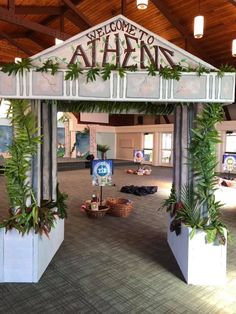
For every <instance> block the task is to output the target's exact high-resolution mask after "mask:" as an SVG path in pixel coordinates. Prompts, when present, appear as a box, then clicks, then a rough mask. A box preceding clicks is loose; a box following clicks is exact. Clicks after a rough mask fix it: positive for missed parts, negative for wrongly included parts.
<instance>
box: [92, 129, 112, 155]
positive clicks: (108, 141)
mask: <svg viewBox="0 0 236 314" xmlns="http://www.w3.org/2000/svg"><path fill="white" fill-rule="evenodd" d="M96 141H97V144H102V145H108V146H109V147H110V149H109V150H108V151H107V152H106V156H107V159H115V158H116V135H115V133H105V132H97V134H96ZM98 158H101V154H100V152H98Z"/></svg>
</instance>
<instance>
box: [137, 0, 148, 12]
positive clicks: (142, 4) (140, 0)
mask: <svg viewBox="0 0 236 314" xmlns="http://www.w3.org/2000/svg"><path fill="white" fill-rule="evenodd" d="M147 6H148V0H137V8H138V9H140V10H145V9H147Z"/></svg>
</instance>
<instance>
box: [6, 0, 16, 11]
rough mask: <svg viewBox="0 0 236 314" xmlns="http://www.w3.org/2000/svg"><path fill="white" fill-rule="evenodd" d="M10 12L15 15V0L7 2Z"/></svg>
mask: <svg viewBox="0 0 236 314" xmlns="http://www.w3.org/2000/svg"><path fill="white" fill-rule="evenodd" d="M7 7H8V10H9V11H10V12H11V13H12V14H14V13H15V0H8V2H7Z"/></svg>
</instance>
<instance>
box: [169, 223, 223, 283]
mask: <svg viewBox="0 0 236 314" xmlns="http://www.w3.org/2000/svg"><path fill="white" fill-rule="evenodd" d="M191 230H192V228H189V227H186V226H185V225H182V227H181V234H180V235H178V236H177V235H176V233H175V232H171V231H170V230H169V228H168V233H167V241H168V244H169V246H170V248H171V250H172V252H173V254H174V256H175V259H176V261H177V263H178V265H179V267H180V270H181V272H182V274H183V276H184V278H185V280H186V282H187V283H188V284H193V285H223V284H225V283H226V252H227V245H226V244H225V245H214V243H210V244H209V243H206V240H205V235H206V233H205V232H204V231H202V230H197V231H196V234H195V235H194V237H193V238H192V240H191V239H190V237H189V234H190V232H191Z"/></svg>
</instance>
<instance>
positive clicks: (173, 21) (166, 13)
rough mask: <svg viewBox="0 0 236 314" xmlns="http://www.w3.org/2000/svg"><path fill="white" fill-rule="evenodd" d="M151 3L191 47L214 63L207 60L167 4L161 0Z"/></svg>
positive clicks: (153, 0) (154, 0)
mask: <svg viewBox="0 0 236 314" xmlns="http://www.w3.org/2000/svg"><path fill="white" fill-rule="evenodd" d="M152 3H153V4H154V5H155V6H156V8H157V9H158V10H159V11H160V12H161V13H162V14H163V15H164V16H165V17H166V18H167V20H168V21H169V22H170V23H171V24H172V25H173V26H174V27H175V28H176V29H177V30H178V32H179V33H180V34H181V35H182V36H183V38H184V39H187V40H188V42H189V43H190V44H191V46H192V48H194V50H195V51H196V52H197V53H198V55H199V56H200V57H201V58H202V59H203V60H206V61H208V62H211V63H213V64H214V62H213V61H212V60H209V58H208V57H207V56H206V55H204V53H203V52H202V51H201V50H200V49H199V46H198V45H197V44H196V42H195V41H194V40H193V38H192V36H190V35H189V34H188V33H187V32H186V30H185V27H184V26H183V25H181V24H180V22H179V21H178V19H176V17H175V16H174V15H173V14H172V13H171V11H170V9H169V8H168V7H167V5H166V4H165V3H164V1H162V0H152Z"/></svg>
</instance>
